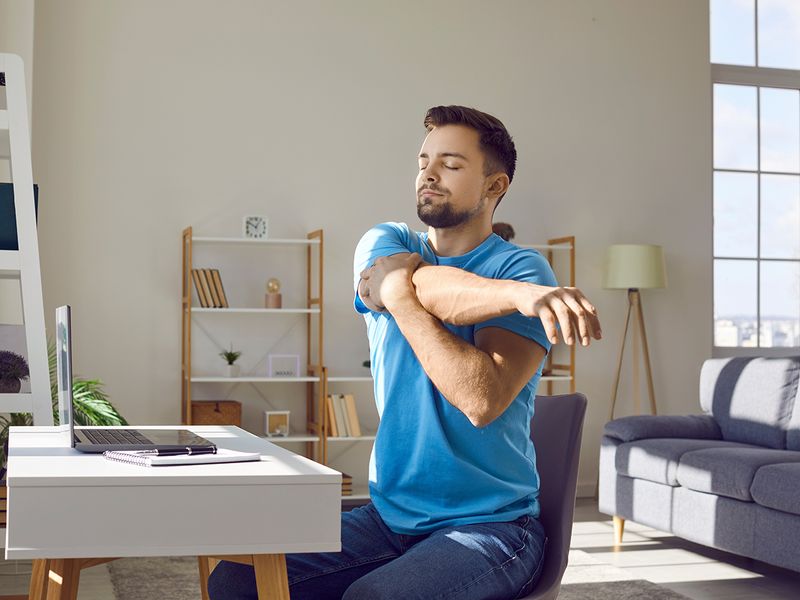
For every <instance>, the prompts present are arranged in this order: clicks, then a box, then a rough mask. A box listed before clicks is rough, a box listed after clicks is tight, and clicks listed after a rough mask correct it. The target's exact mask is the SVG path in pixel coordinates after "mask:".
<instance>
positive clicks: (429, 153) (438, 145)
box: [417, 125, 487, 229]
mask: <svg viewBox="0 0 800 600" xmlns="http://www.w3.org/2000/svg"><path fill="white" fill-rule="evenodd" d="M483 169H484V157H483V152H482V151H481V149H480V145H479V136H478V132H477V131H475V130H474V129H471V128H470V127H466V126H464V125H443V126H441V127H434V128H433V129H432V130H431V131H430V133H428V135H427V137H426V138H425V142H424V143H423V144H422V149H421V150H420V153H419V174H418V175H417V215H418V216H419V218H420V220H421V221H422V222H423V223H425V224H426V225H428V226H430V227H435V228H437V229H441V228H446V227H456V226H458V225H461V224H463V223H466V222H468V221H469V220H470V219H471V218H472V217H474V216H475V215H477V214H478V213H480V212H481V211H482V210H483V209H484V207H485V206H486V203H487V200H486V197H485V193H486V190H485V185H486V176H485V175H484V172H483Z"/></svg>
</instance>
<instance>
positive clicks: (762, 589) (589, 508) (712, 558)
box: [0, 498, 800, 600]
mask: <svg viewBox="0 0 800 600" xmlns="http://www.w3.org/2000/svg"><path fill="white" fill-rule="evenodd" d="M572 547H573V548H576V549H579V550H582V551H583V552H586V553H587V554H589V555H590V556H592V558H594V559H595V560H598V561H600V562H602V563H605V564H609V565H613V566H615V567H617V568H619V569H622V570H623V571H625V572H626V573H627V574H628V575H631V576H633V577H634V578H636V579H647V580H649V581H652V582H653V583H656V584H658V585H662V586H664V587H668V588H670V589H672V590H675V591H676V592H679V593H681V594H683V595H684V596H687V597H689V598H693V599H694V600H784V599H785V600H790V599H791V600H795V599H797V598H799V597H800V592H799V590H800V573H795V572H793V571H787V570H785V569H780V568H777V567H772V566H770V565H767V564H764V563H761V562H757V561H754V560H749V559H746V558H741V557H739V556H735V555H733V554H728V553H727V552H721V551H718V550H713V549H710V548H706V547H705V546H700V545H697V544H693V543H691V542H687V541H684V540H682V539H680V538H676V537H674V536H672V535H670V534H666V533H663V532H661V531H657V530H655V529H651V528H649V527H644V526H642V525H637V524H636V523H631V522H626V523H625V536H624V541H623V544H622V546H621V547H620V548H619V549H615V548H614V546H613V529H612V525H611V519H610V518H609V517H608V516H606V515H602V514H600V513H599V512H597V503H596V500H594V499H588V498H581V499H579V500H578V502H577V506H576V510H575V525H574V528H573V534H572ZM587 572H588V571H587ZM29 575H30V562H27V561H11V562H3V561H2V560H0V595H3V594H23V593H26V592H27V587H28V579H29ZM584 582H585V583H589V582H590V580H586V581H584ZM113 597H114V594H113V589H112V587H111V581H110V579H109V577H108V570H107V569H106V566H105V565H100V566H98V567H93V568H91V569H87V570H86V571H84V572H83V573H81V586H80V590H79V592H78V598H79V600H111V599H112V598H113Z"/></svg>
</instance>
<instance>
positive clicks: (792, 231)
mask: <svg viewBox="0 0 800 600" xmlns="http://www.w3.org/2000/svg"><path fill="white" fill-rule="evenodd" d="M761 256H762V258H800V177H795V176H793V175H762V176H761Z"/></svg>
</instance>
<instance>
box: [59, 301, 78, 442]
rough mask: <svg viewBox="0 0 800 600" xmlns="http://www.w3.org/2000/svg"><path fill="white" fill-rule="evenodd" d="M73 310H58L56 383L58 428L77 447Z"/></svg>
mask: <svg viewBox="0 0 800 600" xmlns="http://www.w3.org/2000/svg"><path fill="white" fill-rule="evenodd" d="M70 323H71V309H70V307H69V306H59V307H58V308H57V309H56V383H57V386H58V423H59V425H58V427H59V430H61V431H63V432H65V433H68V434H69V438H70V446H74V445H75V438H74V436H73V432H72V428H73V421H72V334H71V332H70Z"/></svg>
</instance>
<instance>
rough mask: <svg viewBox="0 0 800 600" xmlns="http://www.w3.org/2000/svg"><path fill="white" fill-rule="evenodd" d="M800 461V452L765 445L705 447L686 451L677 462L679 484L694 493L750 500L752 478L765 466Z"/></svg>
mask: <svg viewBox="0 0 800 600" xmlns="http://www.w3.org/2000/svg"><path fill="white" fill-rule="evenodd" d="M788 462H795V463H800V452H792V451H790V450H770V449H767V448H756V447H750V448H704V449H702V450H694V451H692V452H687V453H685V454H684V455H683V456H681V459H680V464H679V465H678V471H677V480H678V484H680V485H682V486H683V487H687V488H689V489H690V490H695V491H697V492H706V493H708V494H717V495H718V496H727V497H728V498H734V499H735V500H743V501H745V502H752V501H753V496H752V495H751V493H750V487H751V485H752V484H753V477H755V475H756V472H757V471H758V470H759V469H760V468H761V467H763V466H764V465H774V464H776V463H788Z"/></svg>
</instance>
